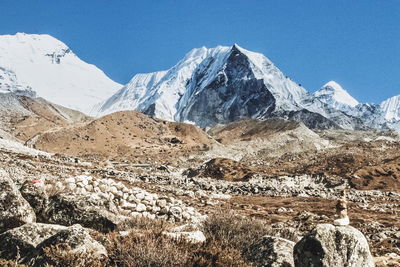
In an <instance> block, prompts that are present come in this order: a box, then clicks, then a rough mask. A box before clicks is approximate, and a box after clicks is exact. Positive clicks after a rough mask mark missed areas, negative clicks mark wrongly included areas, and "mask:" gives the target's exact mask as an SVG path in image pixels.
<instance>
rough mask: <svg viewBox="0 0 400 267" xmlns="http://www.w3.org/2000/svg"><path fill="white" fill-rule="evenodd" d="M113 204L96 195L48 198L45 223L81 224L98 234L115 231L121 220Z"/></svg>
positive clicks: (64, 195)
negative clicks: (98, 232)
mask: <svg viewBox="0 0 400 267" xmlns="http://www.w3.org/2000/svg"><path fill="white" fill-rule="evenodd" d="M117 214H118V209H117V207H116V206H115V204H114V203H113V202H112V201H110V200H108V199H104V198H101V197H99V196H98V195H97V194H86V195H76V194H72V195H71V194H59V195H55V196H52V197H50V198H49V204H48V208H47V209H46V212H45V215H44V216H45V222H47V223H54V224H60V225H65V226H71V225H73V224H81V225H83V226H84V227H87V228H92V229H95V230H97V231H100V232H109V231H113V230H115V229H116V227H117V225H118V223H120V221H121V218H120V216H117Z"/></svg>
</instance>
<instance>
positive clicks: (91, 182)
mask: <svg viewBox="0 0 400 267" xmlns="http://www.w3.org/2000/svg"><path fill="white" fill-rule="evenodd" d="M46 189H47V190H48V191H52V190H60V191H64V190H69V191H70V192H73V193H75V194H78V195H90V194H94V195H96V196H97V197H99V198H100V199H103V200H108V201H112V202H113V203H114V204H115V205H116V206H117V208H118V209H119V211H120V213H121V214H122V215H125V216H134V217H136V216H139V217H142V216H143V217H147V218H150V219H156V218H159V219H165V220H167V221H170V222H181V221H188V222H193V223H197V222H199V221H201V220H202V219H203V216H202V215H201V214H200V213H199V212H197V211H196V210H195V209H194V208H192V207H188V206H186V205H185V204H184V203H183V202H182V201H181V200H179V199H175V198H173V197H167V196H159V195H157V194H151V193H149V192H147V191H145V190H143V189H141V188H138V187H128V186H126V185H125V184H123V183H122V182H116V181H115V180H113V179H109V178H108V179H97V178H95V177H92V176H89V175H79V176H76V177H69V178H66V179H65V180H64V181H58V182H56V183H54V184H51V183H49V184H47V185H46Z"/></svg>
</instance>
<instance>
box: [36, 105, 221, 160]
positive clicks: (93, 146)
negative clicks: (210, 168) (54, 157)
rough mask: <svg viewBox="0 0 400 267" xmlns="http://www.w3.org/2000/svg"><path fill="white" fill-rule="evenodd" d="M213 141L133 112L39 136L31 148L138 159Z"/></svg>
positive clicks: (183, 127)
mask: <svg viewBox="0 0 400 267" xmlns="http://www.w3.org/2000/svg"><path fill="white" fill-rule="evenodd" d="M212 143H214V140H213V139H212V138H211V137H209V136H208V135H207V134H206V133H205V132H203V131H202V130H201V129H199V128H197V127H196V126H193V125H189V124H184V123H176V122H167V121H163V120H159V119H154V118H151V117H149V116H147V115H144V114H142V113H139V112H137V111H122V112H116V113H112V114H110V115H107V116H104V117H101V118H99V119H96V120H93V121H91V122H89V123H86V124H83V125H80V124H78V125H76V126H73V127H68V128H63V129H60V130H55V131H51V132H47V133H44V134H43V135H40V136H39V137H38V139H37V140H36V142H35V144H34V145H35V147H36V148H38V149H41V150H43V151H47V152H53V153H65V154H68V155H73V156H85V155H86V156H88V155H96V156H101V157H106V158H120V159H121V158H123V159H124V160H127V161H130V162H132V161H133V162H142V161H146V159H147V158H149V157H151V156H154V157H155V158H156V159H157V158H158V157H160V160H165V159H166V158H164V159H163V158H162V157H163V155H165V156H166V157H167V158H171V157H175V156H176V153H184V152H185V151H188V150H189V151H191V150H199V149H203V148H204V147H208V146H209V145H211V144H212Z"/></svg>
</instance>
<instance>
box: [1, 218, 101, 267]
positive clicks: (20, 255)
mask: <svg viewBox="0 0 400 267" xmlns="http://www.w3.org/2000/svg"><path fill="white" fill-rule="evenodd" d="M58 249H59V250H58ZM52 257H57V259H58V260H60V261H61V262H63V261H68V259H70V260H76V258H79V261H80V262H82V263H84V262H85V261H86V260H91V259H98V260H101V259H104V258H106V257H107V251H106V249H105V248H104V247H103V246H102V245H101V244H100V243H98V242H97V241H95V240H93V239H92V237H91V236H90V235H89V232H88V230H87V229H85V228H83V227H82V226H81V225H73V226H71V227H65V226H61V225H52V224H42V223H32V224H25V225H23V226H21V227H17V228H14V229H12V230H9V231H7V232H5V233H3V234H1V235H0V258H4V259H8V260H13V261H16V262H17V263H21V264H26V265H28V266H46V264H50V265H51V266H52V264H54V262H53V259H52Z"/></svg>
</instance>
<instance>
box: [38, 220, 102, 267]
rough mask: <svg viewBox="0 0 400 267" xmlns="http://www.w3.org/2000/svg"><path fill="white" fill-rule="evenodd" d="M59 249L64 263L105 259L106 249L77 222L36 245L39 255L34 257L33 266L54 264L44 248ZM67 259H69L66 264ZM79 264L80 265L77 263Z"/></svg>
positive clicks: (82, 262) (81, 262)
mask: <svg viewBox="0 0 400 267" xmlns="http://www.w3.org/2000/svg"><path fill="white" fill-rule="evenodd" d="M57 248H58V249H60V250H61V252H62V253H61V255H60V256H61V257H57V258H61V260H62V261H64V262H65V263H64V264H67V265H70V264H72V263H73V264H75V265H76V264H77V262H79V263H80V264H84V263H85V262H86V263H88V262H93V261H96V262H101V261H104V260H106V259H107V257H108V254H107V250H106V249H105V247H104V246H103V245H101V244H100V243H99V242H97V241H95V240H94V239H93V238H92V237H91V236H90V234H89V232H88V230H87V229H85V228H83V227H82V226H81V225H79V224H75V225H72V226H70V227H68V228H67V229H65V230H62V231H59V232H58V233H56V234H55V235H53V236H51V237H50V238H48V239H46V240H44V241H43V242H42V243H40V244H39V245H38V246H37V250H38V251H39V255H37V256H36V257H35V260H34V262H35V266H45V265H46V264H50V265H55V263H54V259H53V258H52V257H49V256H48V253H46V250H47V251H48V249H50V250H51V249H57ZM68 261H70V262H69V263H70V264H68ZM79 266H80V265H79Z"/></svg>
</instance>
